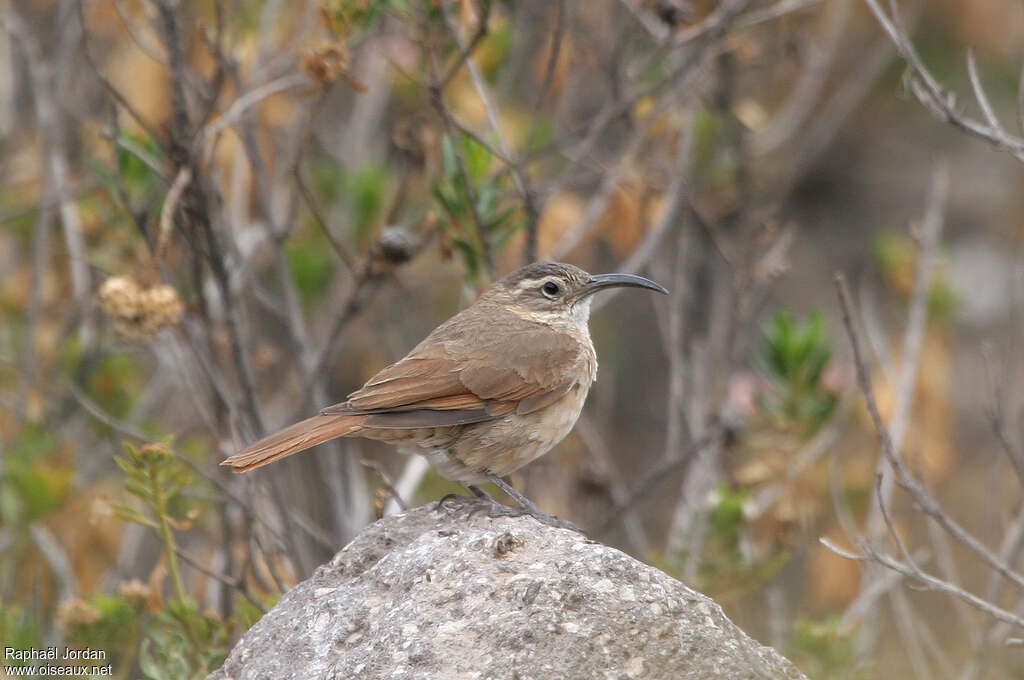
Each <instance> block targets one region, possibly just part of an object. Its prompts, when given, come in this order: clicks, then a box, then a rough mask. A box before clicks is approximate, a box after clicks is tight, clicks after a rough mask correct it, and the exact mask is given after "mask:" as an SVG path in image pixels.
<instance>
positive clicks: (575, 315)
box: [487, 262, 668, 325]
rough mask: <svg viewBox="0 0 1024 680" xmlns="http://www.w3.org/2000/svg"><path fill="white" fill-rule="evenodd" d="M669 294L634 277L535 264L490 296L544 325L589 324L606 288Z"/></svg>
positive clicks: (557, 264)
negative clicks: (598, 294) (599, 295)
mask: <svg viewBox="0 0 1024 680" xmlns="http://www.w3.org/2000/svg"><path fill="white" fill-rule="evenodd" d="M626 286H628V287H633V288H646V289H648V290H655V291H658V292H659V293H665V294H668V291H667V290H665V289H664V288H663V287H661V286H659V285H658V284H657V283H655V282H654V281H651V280H649V279H645V278H644V277H642V276H636V275H634V274H588V273H587V272H585V271H583V270H582V269H580V268H579V267H574V266H573V265H571V264H564V263H561V262H534V263H533V264H528V265H526V266H525V267H522V268H521V269H517V270H516V271H514V272H512V273H511V274H509V275H508V276H506V277H505V278H503V279H501V280H500V281H498V282H497V283H495V284H494V285H493V286H492V287H491V289H490V290H489V291H488V292H487V294H488V295H489V296H491V297H493V298H494V299H495V301H497V302H499V303H501V304H505V305H508V306H510V307H512V308H513V309H514V310H515V311H516V312H517V313H519V314H522V315H523V316H528V317H531V318H533V319H535V320H536V321H539V322H541V323H569V324H574V325H575V324H580V323H582V324H586V322H587V319H588V318H589V316H590V303H591V301H592V300H593V297H592V296H593V294H594V293H596V292H598V291H601V290H605V289H607V288H617V287H626Z"/></svg>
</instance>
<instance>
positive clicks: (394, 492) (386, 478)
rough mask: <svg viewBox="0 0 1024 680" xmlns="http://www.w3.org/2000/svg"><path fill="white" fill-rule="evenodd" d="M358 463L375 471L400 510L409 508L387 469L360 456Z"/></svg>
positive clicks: (403, 510)
mask: <svg viewBox="0 0 1024 680" xmlns="http://www.w3.org/2000/svg"><path fill="white" fill-rule="evenodd" d="M359 464H360V465H362V466H363V467H365V468H369V469H371V470H373V471H374V472H376V473H377V476H378V477H380V483H381V484H383V485H384V488H385V489H386V490H387V492H388V495H389V496H390V497H391V499H393V500H394V501H395V502H396V503H398V507H400V508H401V509H402V512H405V511H406V510H408V509H409V504H408V503H406V502H405V499H403V498H402V494H400V493H399V492H398V489H396V488H395V485H394V482H393V480H392V478H391V475H389V474H388V471H387V470H385V469H384V468H383V466H381V464H380V463H378V462H377V461H375V460H372V459H370V458H360V459H359Z"/></svg>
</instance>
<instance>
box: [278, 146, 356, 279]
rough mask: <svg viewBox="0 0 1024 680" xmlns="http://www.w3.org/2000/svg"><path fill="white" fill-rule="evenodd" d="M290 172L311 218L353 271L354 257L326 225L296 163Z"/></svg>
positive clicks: (340, 257)
mask: <svg viewBox="0 0 1024 680" xmlns="http://www.w3.org/2000/svg"><path fill="white" fill-rule="evenodd" d="M292 174H293V176H294V177H295V186H296V187H298V189H299V194H300V195H301V196H302V200H304V201H305V202H306V207H308V208H309V211H310V212H311V213H313V218H314V219H315V220H316V223H317V225H318V226H319V227H320V230H321V231H322V232H323V233H324V236H326V237H327V240H328V241H329V242H330V244H331V247H332V248H334V252H335V253H336V254H337V255H338V259H340V260H341V261H342V262H344V263H345V266H346V267H347V268H348V270H349V271H350V272H353V271H355V266H356V265H355V258H353V257H352V255H351V253H349V252H348V249H347V248H345V244H343V243H342V242H341V241H339V240H338V238H337V237H336V236H335V235H334V232H332V231H331V228H330V227H328V226H327V221H326V220H325V219H324V216H323V213H321V212H320V208H319V207H318V206H317V204H316V201H315V200H314V199H313V194H312V193H310V191H309V187H307V186H306V182H305V180H303V179H302V171H301V170H299V166H298V165H296V166H295V167H294V168H293V169H292Z"/></svg>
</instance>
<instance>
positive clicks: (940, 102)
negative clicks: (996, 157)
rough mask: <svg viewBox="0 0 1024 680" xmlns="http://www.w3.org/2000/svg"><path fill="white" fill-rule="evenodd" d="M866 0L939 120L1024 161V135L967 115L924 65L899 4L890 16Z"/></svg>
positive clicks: (917, 90)
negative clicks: (905, 28)
mask: <svg viewBox="0 0 1024 680" xmlns="http://www.w3.org/2000/svg"><path fill="white" fill-rule="evenodd" d="M865 2H866V3H867V5H868V7H869V8H870V9H871V12H872V14H874V15H875V19H877V20H878V23H879V25H880V26H881V27H882V30H883V31H885V33H886V35H888V36H889V40H891V41H892V44H893V45H894V46H895V47H896V50H897V51H898V52H899V54H900V56H901V57H903V59H904V61H906V62H907V65H908V66H909V67H910V70H911V74H910V81H909V82H910V89H911V91H912V92H913V93H914V96H915V97H917V99H918V101H920V102H921V104H923V105H924V106H925V108H927V109H928V110H929V111H931V113H932V115H933V116H935V117H936V118H938V119H939V120H941V121H943V122H946V123H950V124H952V125H953V126H954V127H956V128H958V129H960V130H962V131H964V132H966V133H967V134H969V135H972V136H974V137H978V138H980V139H983V140H985V141H987V142H990V143H991V144H993V145H995V146H996V147H997V148H999V149H1002V150H1004V151H1006V152H1007V153H1010V154H1011V155H1013V156H1014V157H1015V158H1016V159H1017V160H1020V161H1022V162H1024V139H1021V138H1018V137H1013V136H1010V135H1008V134H1006V133H1005V131H1004V130H1003V129H1002V127H1001V126H999V125H998V123H997V124H996V125H992V122H991V121H990V122H989V123H988V124H985V123H982V122H980V121H977V120H975V119H973V118H970V117H968V116H966V115H964V114H963V113H961V112H960V111H958V110H957V109H956V105H955V98H954V96H953V94H952V93H950V92H949V91H947V90H946V89H945V88H944V87H943V86H942V85H941V84H939V81H938V80H936V78H935V76H933V75H932V73H931V71H929V70H928V67H927V66H925V65H924V62H923V61H922V60H921V57H920V56H919V55H918V53H917V49H916V48H915V47H914V45H913V43H912V42H911V41H910V39H909V38H908V37H907V35H906V33H905V32H904V30H903V27H902V24H901V21H900V18H899V14H898V13H897V12H896V11H895V7H894V6H893V7H892V10H893V12H892V16H891V17H890V16H889V15H888V14H887V13H886V12H885V10H883V9H882V7H881V6H880V5H879V4H878V0H865ZM969 64H970V62H969ZM976 81H977V79H976V78H973V77H972V86H975V85H976V84H977V83H976ZM979 92H980V93H981V95H982V98H984V92H983V91H981V90H980V88H979V87H975V95H976V97H977V95H978V94H979ZM986 103H987V100H986ZM986 103H983V102H982V100H981V99H979V101H978V104H979V105H980V106H981V107H982V109H983V110H984V109H985V107H986ZM986 115H987V114H986Z"/></svg>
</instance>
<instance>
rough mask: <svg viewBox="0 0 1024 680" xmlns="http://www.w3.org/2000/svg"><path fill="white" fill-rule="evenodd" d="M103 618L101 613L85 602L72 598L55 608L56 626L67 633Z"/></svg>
mask: <svg viewBox="0 0 1024 680" xmlns="http://www.w3.org/2000/svg"><path fill="white" fill-rule="evenodd" d="M102 618H103V613H102V612H101V611H100V610H99V609H97V608H96V607H94V606H93V605H91V604H89V603H88V602H86V601H85V600H83V599H81V598H78V597H73V598H71V599H70V600H64V601H63V602H61V603H60V604H59V605H58V606H57V626H59V627H60V629H61V630H62V631H64V632H65V633H69V632H71V631H72V630H74V629H75V628H77V627H78V626H87V625H89V624H90V623H96V622H97V621H99V620H100V619H102Z"/></svg>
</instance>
